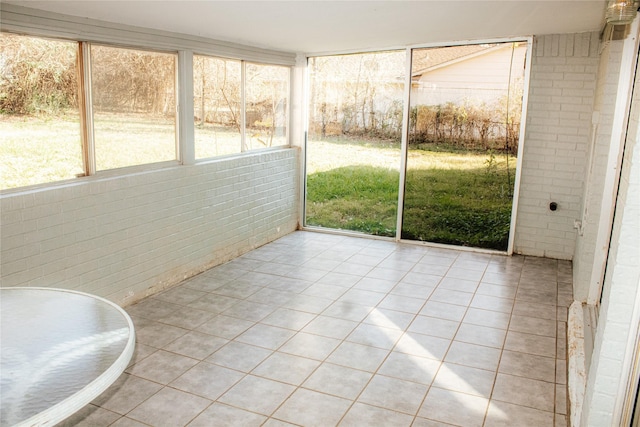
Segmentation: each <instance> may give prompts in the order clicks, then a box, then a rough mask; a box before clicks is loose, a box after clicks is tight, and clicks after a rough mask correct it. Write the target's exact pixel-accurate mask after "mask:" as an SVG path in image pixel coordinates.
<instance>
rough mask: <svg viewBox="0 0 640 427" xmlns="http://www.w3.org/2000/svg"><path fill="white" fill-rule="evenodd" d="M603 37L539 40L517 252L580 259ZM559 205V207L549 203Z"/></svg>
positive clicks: (561, 36)
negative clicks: (581, 220)
mask: <svg viewBox="0 0 640 427" xmlns="http://www.w3.org/2000/svg"><path fill="white" fill-rule="evenodd" d="M598 48H599V35H598V33H596V32H593V33H581V34H559V35H558V34H556V35H546V36H540V37H535V38H534V44H533V51H532V58H531V77H530V88H529V98H528V108H527V127H526V135H525V141H524V146H523V149H524V155H523V159H522V175H521V183H520V199H519V201H518V221H517V222H518V224H517V225H516V230H515V245H514V251H515V252H516V253H520V254H525V255H535V256H542V257H548V258H557V259H572V258H573V254H574V245H575V240H576V234H577V231H576V229H575V228H574V222H575V220H576V219H579V218H580V216H581V208H582V193H583V181H584V170H585V166H586V158H587V149H588V146H589V141H590V135H591V120H592V110H593V102H594V97H595V91H596V74H597V70H598ZM551 202H556V203H558V209H557V210H556V211H555V212H552V211H551V210H550V209H549V203H551Z"/></svg>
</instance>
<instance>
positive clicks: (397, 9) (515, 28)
mask: <svg viewBox="0 0 640 427" xmlns="http://www.w3.org/2000/svg"><path fill="white" fill-rule="evenodd" d="M3 1H6V2H7V3H13V4H18V5H21V6H25V7H31V8H36V9H43V10H48V11H53V12H59V13H64V14H68V15H75V16H80V17H86V18H93V19H99V20H103V21H110V22H116V23H121V24H129V25H136V26H141V27H148V28H154V29H161V30H167V31H173V32H178V33H186V34H192V35H197V36H204V37H209V38H213V39H218V40H225V41H231V42H237V43H242V44H247V45H252V46H258V47H264V48H270V49H277V50H284V51H291V52H304V53H316V54H317V53H327V52H336V53H337V52H348V51H356V50H367V49H383V48H393V47H404V46H409V45H416V44H427V43H439V42H450V41H462V40H480V39H491V38H502V37H511V36H528V35H532V34H535V35H541V34H557V33H574V32H583V31H593V30H600V29H601V28H602V25H603V17H604V9H605V5H606V2H605V1H604V0H537V1H530V0H500V1H485V0H465V1H462V0H446V1H442V0H440V1H436V0H422V1H404V0H392V1H325V0H322V1H320V0H316V1H269V0H265V1H242V0H236V1H215V0H200V1H177V0H173V1H158V0H130V1H117V0H84V1H67V0H3Z"/></svg>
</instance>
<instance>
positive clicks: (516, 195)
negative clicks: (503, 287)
mask: <svg viewBox="0 0 640 427" xmlns="http://www.w3.org/2000/svg"><path fill="white" fill-rule="evenodd" d="M526 42H527V53H526V56H525V58H526V59H525V61H526V64H527V66H526V67H525V69H524V83H523V88H524V91H523V94H522V112H521V115H520V135H518V160H517V162H516V176H515V177H514V182H513V199H512V205H511V223H510V225H509V242H508V243H507V255H513V247H514V245H515V239H516V237H515V236H516V224H517V217H518V201H519V199H520V180H521V179H522V161H523V158H524V142H525V135H526V130H527V108H528V106H529V84H530V82H531V58H532V56H533V37H529V38H528V39H527V40H526Z"/></svg>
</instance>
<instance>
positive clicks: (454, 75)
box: [411, 43, 527, 105]
mask: <svg viewBox="0 0 640 427" xmlns="http://www.w3.org/2000/svg"><path fill="white" fill-rule="evenodd" d="M441 49H442V48H441ZM444 49H445V50H450V49H451V50H461V48H455V47H449V48H444ZM429 51H430V49H427V50H426V51H425V50H417V51H414V63H413V72H412V88H413V92H412V99H411V102H412V104H413V105H439V104H445V103H447V102H452V103H454V104H461V103H464V102H466V103H469V104H471V105H481V104H483V103H484V104H491V103H493V102H496V101H499V100H500V98H503V97H505V96H506V95H507V90H508V86H509V82H513V81H514V80H515V79H516V78H519V79H520V83H522V76H523V73H524V69H523V65H524V63H525V55H526V53H527V45H526V43H503V44H498V45H490V46H486V47H485V46H482V45H480V46H478V49H477V50H476V49H474V51H472V52H465V51H461V52H460V53H459V54H456V52H452V54H451V55H450V56H451V57H450V58H443V59H441V60H439V59H435V58H434V59H431V60H428V59H427V58H424V56H427V57H428V56H429V54H430V53H431V52H429ZM441 61H442V62H441ZM512 64H513V66H514V67H513V69H512V67H511V65H512ZM421 65H422V66H421Z"/></svg>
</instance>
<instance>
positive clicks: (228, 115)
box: [193, 55, 242, 159]
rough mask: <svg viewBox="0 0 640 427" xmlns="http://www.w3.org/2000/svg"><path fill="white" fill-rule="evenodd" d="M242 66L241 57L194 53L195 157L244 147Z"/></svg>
mask: <svg viewBox="0 0 640 427" xmlns="http://www.w3.org/2000/svg"><path fill="white" fill-rule="evenodd" d="M240 69H241V62H240V61H233V60H227V59H220V58H211V57H207V56H199V55H194V57H193V108H194V121H195V123H194V127H195V129H194V134H195V153H196V159H204V158H208V157H215V156H220V155H224V154H235V153H239V152H240V151H241V147H242V121H241V114H242V112H241V105H242V98H241V93H240V87H241V71H240Z"/></svg>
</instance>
